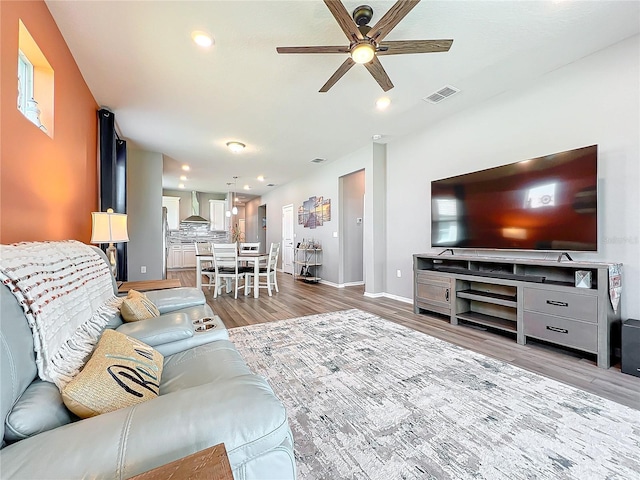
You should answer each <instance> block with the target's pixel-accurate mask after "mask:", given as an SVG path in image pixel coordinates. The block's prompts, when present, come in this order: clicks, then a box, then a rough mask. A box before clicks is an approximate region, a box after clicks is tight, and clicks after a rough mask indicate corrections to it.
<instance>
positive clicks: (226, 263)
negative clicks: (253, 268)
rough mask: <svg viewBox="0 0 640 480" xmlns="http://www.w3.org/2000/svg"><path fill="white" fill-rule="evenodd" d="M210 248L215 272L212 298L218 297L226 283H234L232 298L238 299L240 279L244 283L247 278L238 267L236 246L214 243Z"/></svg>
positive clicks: (233, 244)
mask: <svg viewBox="0 0 640 480" xmlns="http://www.w3.org/2000/svg"><path fill="white" fill-rule="evenodd" d="M211 246H212V249H213V267H214V272H215V285H214V287H213V298H217V297H218V292H219V291H220V290H222V287H223V286H226V285H227V282H230V283H233V282H235V285H234V287H233V289H234V298H238V290H239V289H240V279H243V280H244V281H245V283H246V281H247V278H246V273H245V272H244V271H243V270H241V269H240V268H239V267H238V247H237V245H236V244H235V243H214V244H212V245H211ZM223 280H224V283H223ZM243 286H244V285H243Z"/></svg>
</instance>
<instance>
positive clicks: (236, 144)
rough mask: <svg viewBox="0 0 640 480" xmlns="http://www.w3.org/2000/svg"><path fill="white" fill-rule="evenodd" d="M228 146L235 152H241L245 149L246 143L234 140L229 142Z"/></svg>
mask: <svg viewBox="0 0 640 480" xmlns="http://www.w3.org/2000/svg"><path fill="white" fill-rule="evenodd" d="M227 147H229V150H231V151H232V152H233V153H240V152H241V151H242V150H244V148H245V147H246V145H245V144H244V143H241V142H236V141H233V142H227Z"/></svg>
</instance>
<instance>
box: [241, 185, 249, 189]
mask: <svg viewBox="0 0 640 480" xmlns="http://www.w3.org/2000/svg"><path fill="white" fill-rule="evenodd" d="M242 188H244V189H245V190H251V187H250V186H249V185H245V186H244V187H242Z"/></svg>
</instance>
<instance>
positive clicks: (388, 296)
mask: <svg viewBox="0 0 640 480" xmlns="http://www.w3.org/2000/svg"><path fill="white" fill-rule="evenodd" d="M382 295H383V296H385V297H387V298H390V299H392V300H397V301H399V302H403V303H410V304H413V298H407V297H401V296H400V295H393V294H392V293H383V294H382Z"/></svg>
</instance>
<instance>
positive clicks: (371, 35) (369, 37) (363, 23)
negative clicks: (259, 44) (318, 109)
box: [276, 0, 453, 92]
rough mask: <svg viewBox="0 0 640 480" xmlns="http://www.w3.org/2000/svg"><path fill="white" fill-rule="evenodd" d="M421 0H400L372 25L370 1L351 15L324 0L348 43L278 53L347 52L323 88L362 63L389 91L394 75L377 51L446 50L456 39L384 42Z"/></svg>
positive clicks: (282, 49)
mask: <svg viewBox="0 0 640 480" xmlns="http://www.w3.org/2000/svg"><path fill="white" fill-rule="evenodd" d="M419 2H420V0H399V1H397V2H396V3H395V4H394V5H393V6H392V7H391V8H390V9H389V11H388V12H387V13H385V14H384V15H383V17H382V18H381V19H380V20H379V21H378V23H376V24H375V25H374V26H373V27H370V26H369V25H368V24H369V22H370V21H371V18H372V17H373V9H372V8H371V7H370V6H369V5H361V6H359V7H356V9H355V10H354V11H353V14H352V15H349V12H347V9H346V8H345V7H344V5H343V4H342V2H340V1H338V0H324V3H325V4H326V5H327V7H328V8H329V10H330V11H331V13H332V14H333V16H334V18H335V19H336V21H337V22H338V25H340V28H342V31H343V32H344V33H345V35H346V36H347V38H348V39H349V46H346V47H334V46H318V47H278V48H276V51H277V52H278V53H347V54H349V57H348V58H347V59H346V60H345V61H344V63H343V64H342V65H340V67H339V68H338V70H336V72H335V73H334V74H333V75H332V76H331V78H329V80H327V83H325V84H324V85H323V86H322V88H321V89H320V92H327V91H329V89H330V88H331V87H333V86H334V85H335V83H336V82H337V81H338V80H340V78H342V76H343V75H344V74H345V73H347V72H348V71H349V69H350V68H351V67H353V66H354V65H355V64H356V63H362V64H363V65H364V66H365V67H366V69H367V70H369V73H371V75H372V76H373V78H375V80H376V81H377V82H378V84H379V85H380V86H381V87H382V89H383V90H384V91H385V92H386V91H387V90H390V89H392V88H393V83H391V79H390V78H389V76H388V75H387V72H385V70H384V68H383V67H382V64H381V63H380V60H378V55H399V54H403V53H430V52H447V51H449V49H450V48H451V44H452V43H453V40H397V41H389V42H384V41H383V40H384V37H386V36H387V35H388V34H389V32H391V30H393V28H394V27H395V26H396V25H397V24H398V23H399V22H400V21H401V20H402V19H403V18H404V17H405V16H406V15H407V14H408V13H409V12H410V11H411V9H413V7H415V6H416V5H417V4H418V3H419Z"/></svg>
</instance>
